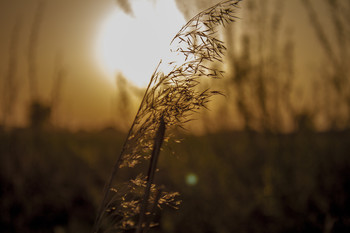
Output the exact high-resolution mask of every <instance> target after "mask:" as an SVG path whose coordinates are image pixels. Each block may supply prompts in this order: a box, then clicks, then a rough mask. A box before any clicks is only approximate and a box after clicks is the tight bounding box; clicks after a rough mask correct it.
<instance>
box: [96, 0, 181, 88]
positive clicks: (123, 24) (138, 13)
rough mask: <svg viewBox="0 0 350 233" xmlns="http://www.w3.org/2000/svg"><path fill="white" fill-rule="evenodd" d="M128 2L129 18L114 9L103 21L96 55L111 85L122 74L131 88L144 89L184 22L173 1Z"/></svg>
mask: <svg viewBox="0 0 350 233" xmlns="http://www.w3.org/2000/svg"><path fill="white" fill-rule="evenodd" d="M130 2H131V7H132V14H131V15H129V14H126V13H124V12H123V11H122V10H120V9H119V8H116V9H113V11H112V12H111V13H110V14H109V15H108V16H107V17H106V19H105V20H104V21H103V23H102V25H101V28H100V31H99V33H98V38H97V46H96V47H97V49H96V51H97V56H98V60H99V63H100V65H101V67H102V69H103V70H104V71H105V73H106V76H107V77H108V79H109V80H110V81H111V82H113V83H114V81H115V77H116V75H117V74H118V73H122V74H123V75H124V76H125V77H126V78H127V79H128V80H129V81H131V82H132V83H133V84H134V85H136V86H138V87H145V86H146V85H147V84H148V82H149V80H150V78H151V75H152V73H153V72H154V70H155V68H156V67H157V64H158V63H159V61H160V59H162V58H164V56H166V54H167V53H168V51H169V44H170V42H171V39H172V38H173V37H174V36H175V34H176V33H177V31H178V30H180V28H181V27H182V25H184V23H185V19H184V17H183V15H182V14H181V12H180V11H179V10H178V8H177V6H176V4H175V0H157V1H151V0H131V1H130Z"/></svg>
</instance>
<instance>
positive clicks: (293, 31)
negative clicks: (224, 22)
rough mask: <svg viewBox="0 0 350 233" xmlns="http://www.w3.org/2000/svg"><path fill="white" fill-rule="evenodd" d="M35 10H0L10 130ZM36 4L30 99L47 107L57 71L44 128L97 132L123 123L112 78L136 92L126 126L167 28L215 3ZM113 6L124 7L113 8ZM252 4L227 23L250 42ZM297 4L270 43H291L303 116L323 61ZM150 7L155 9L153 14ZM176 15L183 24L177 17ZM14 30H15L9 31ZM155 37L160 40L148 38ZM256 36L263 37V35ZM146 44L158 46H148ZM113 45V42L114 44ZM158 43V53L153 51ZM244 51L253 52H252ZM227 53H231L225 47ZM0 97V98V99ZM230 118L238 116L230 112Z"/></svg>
mask: <svg viewBox="0 0 350 233" xmlns="http://www.w3.org/2000/svg"><path fill="white" fill-rule="evenodd" d="M39 2H40V1H26V0H13V1H1V3H0V13H1V14H0V17H1V18H0V19H1V24H0V30H1V35H2V36H1V37H0V49H1V51H3V52H2V55H1V57H0V74H1V89H4V88H5V86H6V85H5V84H4V83H5V81H4V80H5V79H6V78H5V77H6V76H7V74H8V70H9V67H10V66H9V64H10V60H11V56H12V57H14V58H13V59H12V60H14V61H15V66H14V67H15V72H14V76H13V80H14V85H15V86H16V93H17V96H16V98H15V101H14V104H13V106H14V108H13V110H12V113H11V117H10V120H8V124H10V125H22V126H23V125H25V124H26V122H27V113H26V111H27V109H28V104H29V102H30V94H29V93H30V87H29V80H28V66H30V65H29V63H28V47H29V41H30V35H31V32H32V31H33V26H32V25H33V20H34V18H35V15H36V13H37V6H38V3H39ZM42 2H44V3H45V6H44V8H43V12H42V18H41V20H40V24H39V25H38V26H37V27H36V29H37V31H38V32H37V38H36V39H37V40H36V43H35V44H34V46H35V48H34V51H35V61H34V62H35V69H36V77H37V80H38V96H39V97H40V99H42V100H43V101H44V102H46V103H48V104H50V103H51V101H52V95H53V94H52V93H53V90H54V88H55V77H56V76H57V75H56V74H57V70H61V71H64V72H62V79H61V86H60V89H59V98H58V101H57V105H56V106H55V109H54V110H53V116H52V122H53V124H54V125H56V126H59V127H68V128H72V129H80V128H100V127H105V126H108V125H111V124H112V125H113V124H116V122H118V121H120V117H123V116H120V111H119V110H118V106H116V105H118V99H120V98H121V97H120V93H121V91H120V89H118V87H117V85H116V81H115V79H116V76H117V73H118V72H120V73H122V74H123V76H124V77H125V78H127V79H129V81H128V82H130V85H131V83H133V84H134V85H136V86H137V87H131V86H127V90H126V91H125V93H127V95H129V96H130V99H131V100H132V102H133V103H132V104H131V105H132V107H131V109H130V111H129V113H128V114H129V115H128V117H129V118H130V117H131V118H132V116H133V112H134V111H135V108H136V107H137V105H138V101H139V99H140V96H142V88H140V87H142V86H145V84H146V83H147V78H150V77H149V76H150V74H151V73H152V72H153V70H154V68H155V66H156V64H157V61H158V60H159V57H160V55H158V54H156V53H153V51H154V49H155V48H161V49H164V48H165V47H166V46H167V45H168V44H169V43H170V39H171V38H172V37H173V36H174V35H171V33H175V32H176V31H177V30H179V29H180V28H177V29H176V30H174V29H173V28H174V26H177V25H178V24H179V22H180V21H182V19H181V18H186V19H189V17H191V15H193V13H194V12H198V11H199V10H202V9H204V8H206V7H208V6H210V5H212V4H213V3H215V1H195V0H192V1H185V0H184V1H181V0H177V1H176V2H174V1H172V0H169V1H164V0H163V1H160V0H142V1H136V0H135V1H130V2H129V4H127V2H128V1H113V0H104V1H94V0H84V1H83V0H76V1H68V0H60V1H58V0H57V1H55V0H52V1H42ZM118 2H119V5H118V4H117V3H118ZM121 2H124V3H126V5H121V4H120V3H121ZM254 2H257V1H243V2H242V3H241V4H240V7H241V9H240V10H239V11H238V13H237V14H238V16H239V17H240V19H238V20H237V22H235V26H234V28H235V29H234V32H235V33H236V34H240V35H243V34H244V33H240V32H248V34H249V33H250V34H251V35H252V34H254V33H251V32H253V31H254V30H258V28H254V26H251V25H258V24H254V20H255V21H256V20H258V19H259V17H260V19H261V15H260V16H259V15H258V14H257V15H255V16H253V15H247V14H249V13H251V11H250V10H249V9H250V7H251V5H252V3H254ZM278 2H279V1H269V4H268V3H266V7H267V8H268V9H267V11H266V12H267V15H268V17H267V16H266V19H268V18H269V17H270V16H271V15H272V14H273V13H274V12H278V11H274V9H275V5H278V4H280V3H278ZM301 2H302V1H292V0H290V1H284V3H283V7H282V8H283V9H282V8H281V17H280V20H281V23H280V24H279V26H280V28H279V29H277V30H280V31H281V32H280V33H279V37H278V38H277V39H278V40H281V41H287V40H291V41H292V43H293V46H294V58H293V59H294V63H295V66H294V67H295V76H296V77H297V78H296V81H295V82H294V84H293V85H294V86H295V88H296V89H300V90H299V91H296V92H294V93H293V94H292V95H293V97H292V98H294V99H295V98H299V101H297V102H298V104H299V105H300V107H298V108H300V109H303V108H305V106H307V103H312V97H310V96H312V95H313V94H312V93H313V91H305V90H303V89H305V88H310V90H311V88H313V87H314V81H312V80H313V79H312V78H310V77H311V76H317V75H319V74H318V73H317V72H318V71H319V67H320V65H319V64H320V61H322V59H323V58H324V57H325V56H324V55H325V54H324V52H323V50H322V47H321V46H320V45H319V42H318V40H317V37H316V36H315V33H314V30H313V28H312V26H311V25H310V22H309V19H308V14H307V11H306V10H305V9H304V7H303V5H302V4H301ZM311 2H313V3H314V5H315V6H316V7H315V9H316V10H317V13H318V14H319V15H321V16H323V15H326V13H327V6H325V4H323V3H322V4H317V5H316V4H315V3H317V1H311ZM142 4H143V5H142ZM121 6H123V7H121ZM118 7H119V8H120V9H119V10H118V9H117V8H118ZM128 7H129V8H128ZM154 7H158V9H156V10H155V8H154ZM163 8H164V9H163ZM128 10H129V12H128ZM180 12H181V13H182V14H184V16H181V15H180ZM156 13H157V15H156ZM175 18H176V19H175ZM271 18H272V17H271ZM115 21H117V22H115ZM267 21H268V20H267ZM172 22H176V23H172ZM183 22H185V21H183ZM321 22H322V25H325V26H324V28H328V27H330V24H331V23H330V20H327V18H321ZM157 23H159V24H157ZM16 24H17V25H18V26H17V29H14V28H16V27H15V25H16ZM114 24H115V25H114ZM150 25H152V26H153V28H151V29H152V30H151V29H148V27H147V26H150ZM246 25H250V26H246ZM143 26H144V27H143ZM168 26H169V27H168ZM167 29H169V31H167ZM15 30H17V34H18V36H17V39H18V42H17V43H16V44H15V45H14V46H13V47H14V48H15V50H10V47H11V41H13V39H14V37H13V36H12V35H14V33H13V32H14V31H15ZM269 30H270V29H269ZM158 31H159V32H162V33H164V34H159V35H157V36H156V37H152V36H154V34H155V33H157V32H158ZM261 31H262V32H264V30H263V29H262V30H261ZM327 31H328V29H327ZM265 33H268V31H265ZM163 36H164V37H163ZM152 38H153V39H152ZM154 38H159V39H160V40H157V41H154V40H155V39H154ZM119 39H121V40H120V41H118V40H119ZM333 40H334V39H333ZM233 42H234V43H235V44H236V45H239V44H241V39H239V38H235V39H233ZM160 43H162V45H161V46H158V45H160ZM332 43H333V41H332ZM251 46H252V48H253V46H255V45H253V44H252V45H251ZM228 47H235V46H232V45H229V46H228ZM242 48H243V47H242V46H236V48H234V49H235V50H236V52H235V53H237V54H238V53H241V52H240V51H242ZM282 49H283V48H282V47H281V46H280V47H278V46H276V51H281V50H282ZM291 59H292V58H291ZM143 61H144V63H143ZM124 62H125V63H124ZM55 75H56V76H55ZM141 75H142V76H144V77H145V78H142V81H140V83H138V82H139V81H138V79H137V78H136V77H139V76H141ZM129 76H130V77H129ZM56 87H57V86H56ZM1 93H4V92H3V91H1ZM233 95H235V94H233ZM0 100H2V101H0V103H1V106H4V102H5V98H4V97H0ZM228 105H229V103H228ZM214 108H215V107H214ZM2 109H3V108H2ZM230 111H238V110H237V109H231V110H230ZM210 114H211V113H210ZM2 115H4V112H3V113H2ZM238 118H239V117H238ZM238 118H237V119H238ZM237 119H235V120H232V119H231V120H230V122H231V124H233V125H235V124H236V125H235V127H237V125H239V124H241V123H240V122H241V121H240V120H237ZM232 122H236V123H232ZM238 128H239V127H238Z"/></svg>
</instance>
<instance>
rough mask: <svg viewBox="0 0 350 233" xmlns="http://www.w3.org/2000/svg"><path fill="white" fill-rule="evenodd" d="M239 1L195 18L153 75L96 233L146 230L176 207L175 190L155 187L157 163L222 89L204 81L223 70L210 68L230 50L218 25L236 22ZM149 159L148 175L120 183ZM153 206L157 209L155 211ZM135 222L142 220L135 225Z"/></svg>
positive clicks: (107, 192)
mask: <svg viewBox="0 0 350 233" xmlns="http://www.w3.org/2000/svg"><path fill="white" fill-rule="evenodd" d="M239 2H240V0H229V1H223V2H220V3H218V4H216V5H214V6H213V7H210V8H208V9H207V10H204V11H202V12H201V13H199V14H198V15H196V16H195V17H193V18H192V19H191V20H190V21H189V22H188V23H187V24H186V25H184V26H183V27H182V28H181V30H180V31H179V32H178V33H177V34H176V35H175V37H174V38H173V40H172V41H171V49H170V51H171V54H174V55H175V56H174V57H175V58H174V60H169V61H167V62H165V63H164V65H165V66H163V61H161V62H160V63H159V65H158V67H157V68H156V70H155V72H154V74H153V75H152V77H151V80H150V83H149V85H148V87H147V89H146V92H145V95H144V97H143V100H142V102H141V104H140V108H139V110H138V112H137V114H136V117H135V120H134V122H133V124H132V126H131V128H130V131H129V133H128V136H127V139H126V141H125V144H124V146H123V148H122V151H121V153H120V155H119V158H118V159H117V161H116V164H115V165H114V168H113V171H112V174H111V176H110V178H109V180H108V182H107V183H106V186H105V191H104V197H103V200H102V203H101V206H100V209H99V212H98V213H97V217H96V222H95V225H94V229H93V232H101V231H104V230H105V231H109V230H115V231H123V230H128V229H135V228H136V232H137V233H140V232H143V231H146V230H147V229H148V228H149V227H150V226H151V225H153V223H152V219H151V218H150V217H151V215H152V210H153V209H154V207H155V206H158V207H161V206H164V205H170V206H174V207H176V206H178V204H179V201H178V200H176V196H178V193H177V192H166V191H163V188H160V187H158V185H156V184H155V183H154V180H153V179H154V173H155V171H156V167H157V159H158V156H159V153H160V149H161V145H162V143H163V141H168V140H169V139H170V135H169V130H170V129H173V128H174V127H183V125H184V123H186V122H188V121H190V120H191V115H192V114H193V113H194V112H196V111H198V110H199V109H201V108H206V105H207V103H208V102H209V100H210V97H212V96H213V95H217V94H220V92H218V91H213V90H210V89H204V90H203V89H201V88H200V85H199V84H200V83H201V80H203V79H204V78H211V79H217V78H221V77H222V76H223V71H221V70H219V69H217V68H212V67H214V66H213V65H214V64H215V63H217V62H222V59H223V55H224V51H225V50H226V47H225V46H224V43H223V41H221V40H219V39H217V32H218V27H219V26H224V25H226V24H227V23H230V22H233V21H235V19H236V17H235V16H234V10H235V8H236V7H237V6H238V3H239ZM148 160H150V165H149V169H148V173H147V175H146V176H145V175H143V174H140V175H138V176H137V177H136V178H134V179H131V180H130V181H129V182H127V183H125V184H119V185H117V183H116V177H117V173H118V171H119V170H120V169H121V168H123V167H129V168H133V167H136V165H139V164H141V162H144V161H148ZM152 206H153V207H152ZM136 222H138V223H137V224H136Z"/></svg>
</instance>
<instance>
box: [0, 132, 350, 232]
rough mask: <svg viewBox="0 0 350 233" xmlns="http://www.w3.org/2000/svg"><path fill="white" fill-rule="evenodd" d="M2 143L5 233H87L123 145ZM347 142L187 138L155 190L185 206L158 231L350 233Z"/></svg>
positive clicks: (337, 138)
mask: <svg viewBox="0 0 350 233" xmlns="http://www.w3.org/2000/svg"><path fill="white" fill-rule="evenodd" d="M0 135H1V136H0V137H1V140H0V141H1V144H0V149H1V155H2V156H1V161H0V164H1V169H0V171H1V173H0V174H1V176H0V178H1V180H0V182H1V192H0V199H1V213H0V216H1V217H0V221H1V223H0V224H1V225H0V229H1V232H88V231H90V229H91V225H92V224H93V220H94V216H95V213H96V208H97V206H98V203H99V200H100V198H101V195H102V192H101V191H102V188H103V184H104V181H105V180H106V178H107V176H108V174H109V172H110V171H109V169H110V168H111V164H112V163H114V158H115V152H116V151H118V149H119V147H120V146H121V143H122V142H123V140H124V137H123V136H124V135H123V134H121V133H119V132H118V131H115V130H112V129H107V130H104V131H99V132H97V131H96V132H89V133H87V132H78V133H70V132H67V131H56V132H39V133H38V132H34V131H32V130H29V129H23V130H15V131H12V132H11V133H5V132H1V133H0ZM349 140H350V132H349V131H343V132H327V133H316V132H311V131H303V132H298V133H293V134H289V135H275V134H261V133H252V132H251V133H249V132H222V133H216V134H209V135H205V136H190V135H187V136H185V140H184V141H183V142H182V143H181V144H178V145H176V147H175V148H176V151H178V152H177V156H174V155H173V154H172V153H170V151H169V150H167V149H165V150H164V152H163V154H162V155H161V158H160V159H161V160H160V165H159V169H160V171H159V173H158V174H157V175H156V181H157V182H161V183H164V184H165V185H166V186H167V187H169V188H170V189H172V190H176V191H179V192H180V193H181V199H182V200H183V202H182V204H181V207H180V210H172V209H165V210H164V211H163V212H162V214H161V215H160V216H159V218H160V226H159V227H156V228H155V229H154V231H155V232H269V233H271V232H348V231H349V229H350V228H349V227H350V224H349V221H350V202H349V200H350V199H349V197H350V161H349V160H350V157H349V156H348V153H349V151H350V148H349V147H350V145H349ZM188 175H191V176H192V177H196V182H192V183H188V181H187V182H186V177H187V176H188ZM59 230H64V231H59Z"/></svg>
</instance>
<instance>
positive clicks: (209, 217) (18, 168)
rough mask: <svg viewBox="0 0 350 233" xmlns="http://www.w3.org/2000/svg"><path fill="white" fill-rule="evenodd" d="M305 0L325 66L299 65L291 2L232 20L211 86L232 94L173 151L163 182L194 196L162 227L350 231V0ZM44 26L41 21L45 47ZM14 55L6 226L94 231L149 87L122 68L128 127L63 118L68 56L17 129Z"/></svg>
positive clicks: (5, 164)
mask: <svg viewBox="0 0 350 233" xmlns="http://www.w3.org/2000/svg"><path fill="white" fill-rule="evenodd" d="M301 2H302V3H303V6H304V9H305V10H306V12H307V14H308V16H309V17H310V21H309V22H310V30H313V31H314V32H315V35H316V38H317V39H318V42H319V46H320V48H321V49H322V51H324V55H325V56H324V58H322V59H320V66H319V67H318V70H317V71H316V72H312V73H311V75H310V73H307V72H305V73H303V74H300V72H299V73H298V71H296V68H295V67H296V63H297V61H296V58H295V49H296V45H295V43H294V40H293V33H292V31H293V30H292V29H289V28H284V27H283V23H282V22H283V20H282V15H283V12H284V10H285V9H284V3H283V1H275V2H274V1H270V2H269V4H267V3H266V2H265V1H264V2H262V1H249V2H248V1H247V4H246V5H245V7H247V9H246V13H245V15H244V21H245V22H244V23H245V24H246V26H245V27H244V28H248V29H247V30H242V28H239V27H238V26H235V25H232V26H230V27H228V28H227V30H225V31H224V34H223V35H224V36H223V37H224V40H225V41H226V43H227V47H228V52H227V60H226V61H225V64H224V65H225V68H226V69H227V71H228V72H227V75H226V78H225V79H223V80H219V81H217V82H216V83H205V84H203V85H208V86H209V85H210V86H213V87H214V88H216V89H218V90H222V91H224V93H225V95H226V98H221V99H218V100H217V99H215V101H213V102H212V104H211V105H210V107H209V108H210V111H206V112H202V113H200V114H199V115H197V116H196V117H197V118H199V119H198V120H197V121H196V122H197V123H196V127H197V128H200V131H196V132H197V133H196V132H195V131H194V130H195V129H196V127H194V126H193V125H192V123H191V125H189V126H188V127H189V128H190V130H193V131H190V132H187V133H182V134H180V136H181V137H182V138H183V140H182V142H181V143H180V144H176V145H169V146H168V147H166V148H165V149H164V150H163V152H162V154H161V158H160V159H161V160H160V165H159V172H158V174H157V177H156V180H157V182H159V183H161V184H165V185H166V186H167V187H169V188H170V189H172V190H174V191H179V192H180V193H181V199H182V204H181V207H180V210H172V209H164V210H163V211H162V212H161V214H159V216H157V217H158V219H159V222H160V225H159V226H157V227H155V228H154V229H152V230H153V231H154V232H169V233H170V232H177V233H178V232H193V233H195V232H201V233H204V232H208V233H209V232H223V233H225V232H269V233H273V232H320V233H321V232H322V233H328V232H350V157H349V152H350V144H349V142H350V131H349V126H350V119H349V117H350V82H349V81H350V79H349V78H350V77H349V67H348V64H349V61H350V50H349V45H350V43H349V42H350V18H349V13H350V4H349V2H348V1H340V0H338V1H328V0H324V1H322V2H323V3H324V4H325V6H326V7H327V11H328V12H329V15H328V18H326V19H320V16H319V15H318V14H317V11H316V10H315V5H314V4H312V2H311V1H309V0H302V1H301ZM39 8H40V6H39ZM36 17H37V21H36V22H37V24H38V22H40V14H38V15H37V16H36ZM322 20H328V22H329V23H330V25H332V26H331V30H325V27H322V22H323V21H322ZM33 27H34V28H35V27H38V26H36V25H34V26H33ZM18 30H19V29H18V25H17V26H15V27H14V30H13V35H12V42H13V45H12V46H11V49H12V50H11V51H12V52H13V50H15V49H16V38H17V36H16V33H17V31H18ZM35 37H36V35H35V30H34V29H33V35H32V39H31V42H30V43H31V46H32V47H33V51H35V49H34V48H35V46H36V45H35V43H36V42H35V41H36V40H35ZM237 44H239V45H240V47H237V46H235V45H237ZM12 52H10V54H14V53H12ZM34 54H35V53H34V52H32V55H31V56H32V57H33V56H34ZM29 59H31V58H30V56H29ZM9 61H10V62H9V69H8V72H7V73H6V74H5V75H4V76H3V77H2V80H1V81H3V87H4V88H3V90H4V91H3V92H2V95H3V97H2V105H1V106H2V111H3V114H2V124H1V127H0V154H1V157H0V187H1V189H0V205H1V211H0V231H1V232H57V233H58V232H88V231H90V229H91V226H92V224H93V221H94V217H95V214H96V211H97V206H98V204H99V202H100V199H101V196H102V188H103V185H104V182H105V180H106V178H107V177H108V175H109V173H110V170H111V169H112V164H113V163H114V161H115V159H116V156H117V154H118V153H119V151H120V148H121V145H122V143H123V142H124V140H125V133H124V132H125V130H127V129H128V127H127V126H126V125H127V124H128V123H130V119H132V117H133V114H134V113H133V111H134V110H133V109H132V104H131V103H134V102H135V98H138V97H139V96H141V94H140V90H138V89H137V88H134V87H132V86H130V84H129V83H128V82H127V81H126V80H125V79H124V77H122V76H118V77H117V83H118V90H117V97H116V100H115V106H116V108H115V109H116V116H115V119H116V122H115V125H113V126H112V127H110V128H106V129H103V130H95V131H83V130H81V131H78V132H72V131H69V130H67V129H62V128H58V127H56V126H55V124H54V121H55V110H56V109H57V106H58V104H59V101H60V93H61V88H62V85H61V84H62V81H63V80H64V77H65V71H64V69H63V68H62V66H61V65H60V64H61V63H60V61H59V58H58V60H57V62H56V63H57V69H56V71H55V76H54V79H55V80H56V81H55V82H54V84H53V85H54V86H53V88H52V99H51V101H47V102H45V101H43V100H41V99H38V98H37V92H38V91H40V90H36V88H35V82H36V81H35V80H34V79H35V78H33V77H35V69H32V70H31V71H29V72H32V74H31V76H30V75H29V76H30V77H32V79H33V80H34V81H33V82H32V83H33V84H32V85H33V87H31V90H32V94H31V100H30V101H29V102H30V103H29V104H28V106H29V107H28V111H27V112H28V114H27V122H28V124H27V127H24V128H16V127H9V126H8V124H7V122H8V120H9V118H11V114H12V113H13V109H14V108H15V105H16V98H17V97H16V94H15V93H16V90H17V88H18V85H19V83H16V82H15V79H14V78H13V77H14V73H15V72H16V69H17V68H16V57H13V56H9ZM29 63H30V62H29ZM39 65H40V64H39ZM31 66H32V67H36V65H35V64H29V67H31ZM39 67H40V66H39ZM302 80H304V82H303V81H302ZM305 80H307V81H305ZM141 93H142V92H141ZM135 96H136V97H135ZM191 132H195V133H194V134H192V133H191ZM198 132H200V134H199V133H198ZM173 152H175V153H174V154H175V155H174V154H173Z"/></svg>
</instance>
